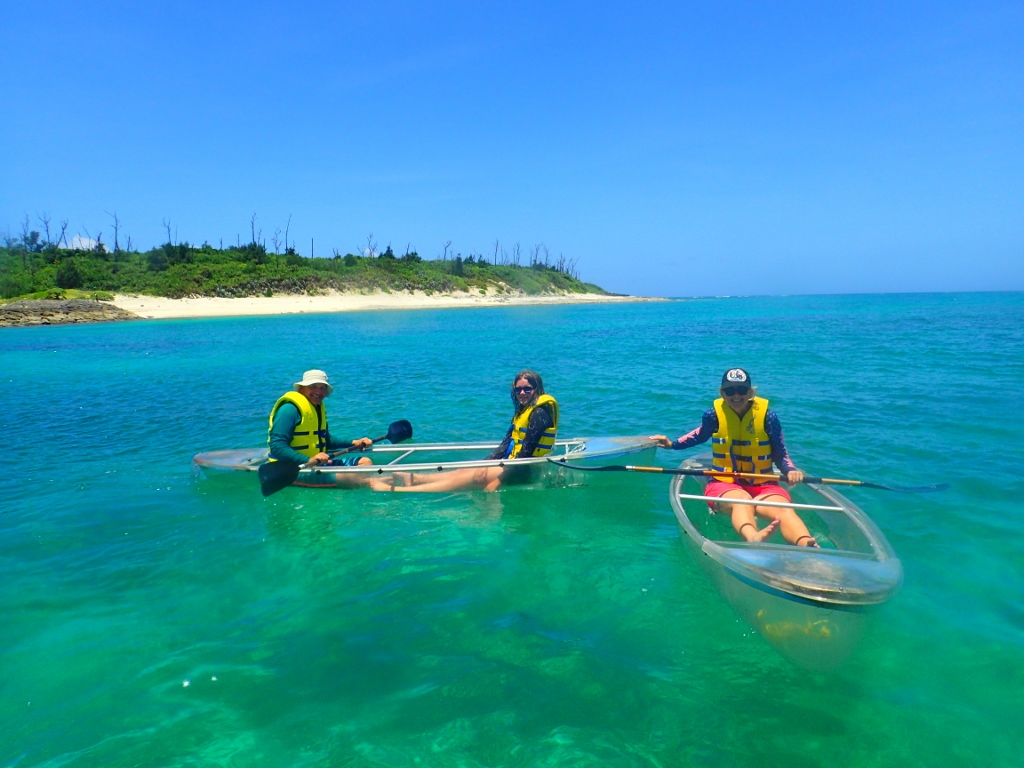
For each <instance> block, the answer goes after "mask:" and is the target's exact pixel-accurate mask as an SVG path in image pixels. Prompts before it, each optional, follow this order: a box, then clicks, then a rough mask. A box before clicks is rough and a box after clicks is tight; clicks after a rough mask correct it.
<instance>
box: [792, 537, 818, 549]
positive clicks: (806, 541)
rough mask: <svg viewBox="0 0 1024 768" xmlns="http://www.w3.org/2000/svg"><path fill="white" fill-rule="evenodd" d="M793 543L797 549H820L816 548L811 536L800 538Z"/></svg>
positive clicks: (815, 542) (816, 544)
mask: <svg viewBox="0 0 1024 768" xmlns="http://www.w3.org/2000/svg"><path fill="white" fill-rule="evenodd" d="M793 543H794V544H796V545H797V546H798V547H817V548H818V549H820V547H819V546H818V542H817V541H816V540H815V538H814V537H813V536H801V537H800V538H799V539H797V540H796V541H794V542H793Z"/></svg>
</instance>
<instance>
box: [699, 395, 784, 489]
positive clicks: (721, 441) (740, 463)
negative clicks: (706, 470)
mask: <svg viewBox="0 0 1024 768" xmlns="http://www.w3.org/2000/svg"><path fill="white" fill-rule="evenodd" d="M715 413H716V414H717V415H718V431H717V432H715V434H714V435H712V436H711V457H712V458H711V468H712V469H717V470H718V471H719V472H751V473H756V474H759V475H760V474H768V473H770V472H771V471H772V444H771V440H769V439H768V432H767V431H765V426H764V418H765V415H766V414H767V413H768V401H767V400H766V399H765V398H763V397H755V398H754V400H753V402H752V403H751V404H750V410H748V411H747V412H746V413H745V414H744V415H743V418H742V419H741V418H740V417H739V416H738V415H737V414H736V411H734V410H733V409H732V408H730V407H729V406H728V405H726V404H725V399H724V398H721V397H720V398H718V399H717V400H715ZM713 477H714V478H715V479H716V480H721V481H723V482H726V483H735V482H742V483H743V484H744V485H764V484H765V483H772V482H776V481H774V480H753V479H750V478H735V477H731V476H729V475H713Z"/></svg>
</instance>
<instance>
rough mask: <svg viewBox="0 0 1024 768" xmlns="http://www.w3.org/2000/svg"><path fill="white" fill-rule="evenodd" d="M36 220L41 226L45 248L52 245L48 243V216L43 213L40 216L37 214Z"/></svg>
mask: <svg viewBox="0 0 1024 768" xmlns="http://www.w3.org/2000/svg"><path fill="white" fill-rule="evenodd" d="M36 218H37V219H38V220H39V223H40V224H42V225H43V236H44V237H45V238H46V240H44V241H43V242H44V243H46V245H47V246H50V245H52V244H53V243H51V242H50V214H48V213H46V211H43V213H42V215H40V214H38V213H37V214H36Z"/></svg>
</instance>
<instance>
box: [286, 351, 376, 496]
mask: <svg viewBox="0 0 1024 768" xmlns="http://www.w3.org/2000/svg"><path fill="white" fill-rule="evenodd" d="M333 391H334V387H332V386H331V385H330V383H329V382H328V380H327V374H326V373H324V372H323V371H321V370H319V369H317V368H314V369H312V370H309V371H306V372H305V373H304V374H302V380H301V381H297V382H295V389H294V391H291V392H285V393H284V394H283V395H281V397H279V398H278V399H277V402H276V403H274V407H273V408H272V409H271V411H270V429H269V435H268V437H267V443H268V445H269V446H270V460H271V461H291V462H294V463H295V464H308V465H312V466H317V465H323V464H329V463H330V464H335V465H338V464H342V465H346V466H354V465H356V464H364V465H365V464H372V463H373V461H372V460H371V459H370V457H369V456H360V455H359V454H357V453H356V454H351V455H348V456H339V457H337V458H335V459H333V460H332V459H331V457H330V456H328V455H327V451H333V450H337V449H339V448H350V447H358V448H368V447H369V446H371V445H373V441H372V440H370V438H368V437H361V438H359V439H358V440H336V439H334V438H332V437H331V433H330V430H329V428H328V425H327V409H326V408H325V407H324V398H325V397H328V396H329V395H330V394H331V392H333ZM325 477H330V476H329V475H326V476H325ZM336 478H337V481H338V484H339V485H340V484H342V482H343V478H342V476H341V475H340V474H338V475H336ZM345 481H346V482H345V484H346V485H351V484H353V478H345ZM295 484H296V485H304V483H295ZM355 484H358V485H361V484H362V483H359V482H357V483H355Z"/></svg>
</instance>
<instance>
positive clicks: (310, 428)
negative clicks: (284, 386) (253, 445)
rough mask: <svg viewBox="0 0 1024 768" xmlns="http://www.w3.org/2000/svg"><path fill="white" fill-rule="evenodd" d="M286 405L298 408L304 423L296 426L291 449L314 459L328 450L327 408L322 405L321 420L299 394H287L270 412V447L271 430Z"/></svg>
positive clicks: (282, 396)
mask: <svg viewBox="0 0 1024 768" xmlns="http://www.w3.org/2000/svg"><path fill="white" fill-rule="evenodd" d="M285 403H291V404H292V405H294V406H295V407H296V408H298V409H299V415H301V416H302V421H300V422H299V423H298V424H296V425H295V431H294V432H292V441H291V443H290V445H291V447H292V448H293V449H295V450H296V451H298V452H299V453H301V454H303V455H304V456H309V457H310V458H313V457H314V456H316V455H317V454H318V453H320V452H321V451H323V450H324V449H325V448H327V408H325V407H324V405H323V404H322V403H321V404H320V414H322V420H321V415H319V414H317V412H316V408H314V407H313V404H312V403H311V402H309V400H307V399H306V398H305V397H304V396H303V395H301V394H300V393H298V392H285V393H284V394H283V395H281V397H279V398H278V399H277V402H276V403H274V407H273V408H272V409H271V410H270V426H269V427H268V429H267V444H268V445H269V444H270V429H273V427H274V416H276V415H277V411H278V409H279V408H280V407H281V406H282V405H284V404H285ZM271 461H277V459H271Z"/></svg>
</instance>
